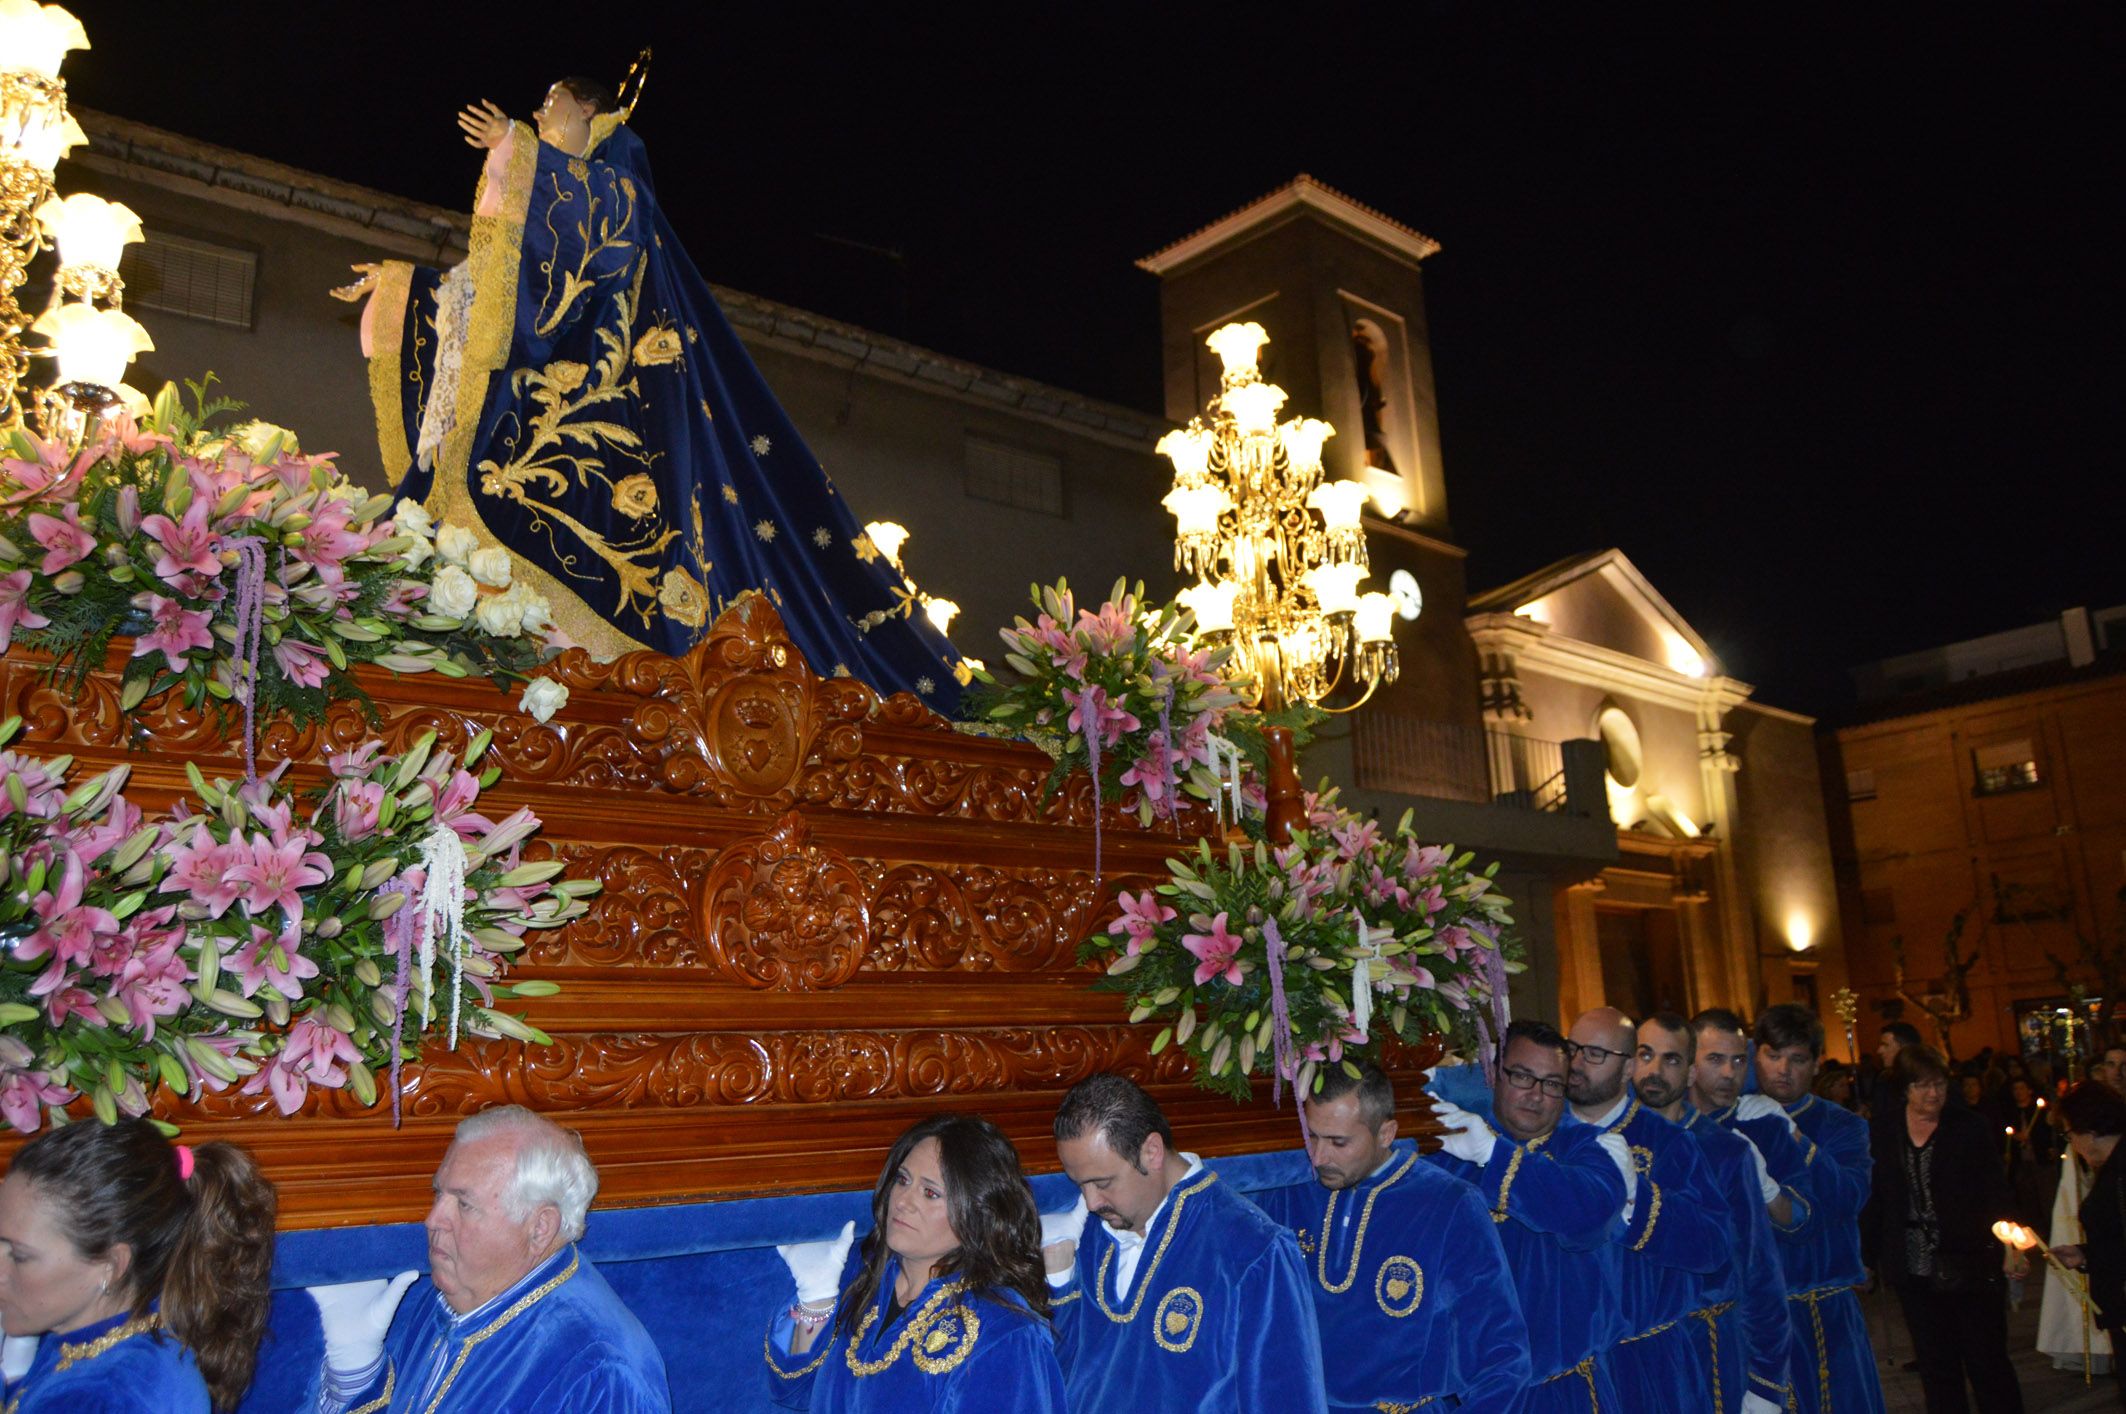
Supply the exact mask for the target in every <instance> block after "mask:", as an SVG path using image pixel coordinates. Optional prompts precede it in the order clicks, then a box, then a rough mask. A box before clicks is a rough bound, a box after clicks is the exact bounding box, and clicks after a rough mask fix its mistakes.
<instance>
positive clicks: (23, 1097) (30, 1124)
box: [0, 1066, 74, 1134]
mask: <svg viewBox="0 0 2126 1414" xmlns="http://www.w3.org/2000/svg"><path fill="white" fill-rule="evenodd" d="M73 1098H74V1092H73V1091H71V1090H69V1089H67V1088H66V1087H65V1086H62V1085H54V1084H53V1083H52V1078H51V1077H50V1076H48V1075H46V1074H45V1073H44V1072H43V1071H41V1070H17V1069H15V1068H14V1067H12V1066H9V1067H8V1068H6V1069H5V1070H4V1071H0V1117H4V1118H5V1119H6V1120H7V1122H8V1123H9V1124H10V1125H12V1126H13V1127H14V1128H15V1129H16V1130H18V1131H19V1132H21V1133H23V1134H35V1133H36V1132H37V1129H38V1126H40V1125H41V1124H43V1122H44V1107H45V1106H47V1105H64V1104H65V1103H67V1101H69V1100H71V1099H73Z"/></svg>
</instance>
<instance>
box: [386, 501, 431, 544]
mask: <svg viewBox="0 0 2126 1414" xmlns="http://www.w3.org/2000/svg"><path fill="white" fill-rule="evenodd" d="M391 523H392V525H393V526H394V527H396V528H397V530H398V533H399V534H401V535H411V536H413V537H414V538H416V539H418V540H433V539H435V535H436V523H435V522H434V521H433V520H431V519H429V515H428V507H426V506H424V505H422V504H421V503H420V502H419V501H401V502H399V504H398V506H397V508H396V509H394V510H393V511H392V513H391Z"/></svg>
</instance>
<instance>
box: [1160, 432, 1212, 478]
mask: <svg viewBox="0 0 2126 1414" xmlns="http://www.w3.org/2000/svg"><path fill="white" fill-rule="evenodd" d="M1153 450H1154V451H1156V452H1158V453H1159V455H1160V456H1162V457H1165V458H1167V459H1168V460H1169V461H1171V462H1173V464H1174V484H1175V485H1176V486H1200V485H1202V484H1203V482H1204V481H1205V479H1207V478H1208V477H1209V476H1210V474H1211V434H1210V433H1209V432H1208V431H1206V430H1205V429H1204V427H1203V425H1202V424H1201V423H1197V422H1192V423H1190V424H1189V425H1188V426H1187V427H1184V428H1176V429H1175V430H1174V431H1172V432H1169V433H1167V434H1166V435H1165V436H1164V437H1161V438H1160V439H1159V445H1158V446H1157V447H1155V448H1153Z"/></svg>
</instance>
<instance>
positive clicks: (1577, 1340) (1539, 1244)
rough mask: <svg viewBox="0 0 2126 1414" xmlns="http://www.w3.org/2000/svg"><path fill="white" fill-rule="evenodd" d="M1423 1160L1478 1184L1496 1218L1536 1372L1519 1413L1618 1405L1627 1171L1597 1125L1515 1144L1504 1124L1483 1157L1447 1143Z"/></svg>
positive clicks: (1568, 1413) (1568, 1126)
mask: <svg viewBox="0 0 2126 1414" xmlns="http://www.w3.org/2000/svg"><path fill="white" fill-rule="evenodd" d="M1426 1162H1428V1163H1431V1164H1434V1165H1436V1166H1437V1167H1438V1168H1440V1169H1441V1170H1442V1171H1444V1172H1446V1173H1449V1174H1452V1175H1453V1176H1454V1177H1456V1178H1459V1179H1461V1180H1463V1181H1464V1182H1466V1183H1468V1184H1470V1185H1471V1186H1472V1187H1474V1188H1475V1189H1476V1190H1477V1192H1478V1194H1479V1195H1481V1197H1482V1198H1483V1201H1484V1205H1485V1206H1486V1207H1487V1208H1488V1209H1489V1210H1490V1213H1491V1218H1492V1221H1493V1222H1494V1223H1496V1224H1497V1225H1498V1231H1499V1241H1500V1243H1501V1244H1502V1245H1503V1246H1504V1248H1505V1251H1506V1265H1507V1267H1508V1269H1510V1270H1511V1271H1512V1273H1513V1285H1514V1293H1515V1295H1516V1296H1517V1297H1518V1298H1519V1301H1520V1306H1521V1316H1522V1318H1523V1319H1524V1320H1525V1321H1526V1322H1527V1324H1528V1341H1529V1365H1530V1370H1531V1379H1532V1380H1533V1381H1534V1383H1533V1384H1531V1386H1530V1387H1529V1389H1528V1391H1527V1392H1526V1394H1525V1395H1524V1396H1523V1399H1522V1403H1521V1405H1520V1409H1521V1411H1522V1414H1550V1412H1551V1411H1557V1414H1586V1411H1587V1409H1588V1407H1589V1404H1590V1402H1593V1403H1594V1404H1595V1405H1597V1406H1598V1407H1599V1408H1601V1409H1603V1410H1614V1409H1619V1408H1621V1407H1622V1406H1621V1405H1620V1404H1619V1403H1618V1401H1617V1393H1616V1388H1615V1386H1614V1384H1613V1383H1612V1382H1611V1380H1610V1377H1609V1370H1608V1366H1607V1363H1606V1361H1605V1359H1604V1357H1605V1356H1606V1355H1607V1354H1608V1352H1609V1349H1610V1347H1611V1346H1613V1345H1615V1344H1616V1343H1617V1341H1618V1340H1620V1339H1622V1338H1623V1337H1624V1336H1626V1335H1628V1334H1630V1332H1629V1331H1627V1330H1625V1329H1624V1314H1623V1305H1622V1295H1621V1291H1620V1281H1621V1276H1620V1270H1619V1268H1620V1249H1619V1247H1618V1245H1617V1243H1616V1242H1614V1241H1613V1240H1612V1239H1613V1237H1614V1236H1615V1234H1616V1233H1617V1232H1618V1230H1619V1228H1620V1226H1621V1224H1620V1222H1619V1219H1620V1217H1621V1215H1622V1213H1623V1210H1624V1176H1623V1175H1622V1174H1620V1173H1618V1172H1617V1166H1616V1165H1615V1164H1614V1163H1612V1162H1610V1158H1609V1155H1608V1154H1607V1153H1606V1152H1604V1150H1603V1148H1602V1146H1601V1143H1600V1131H1599V1130H1597V1129H1595V1128H1594V1126H1592V1125H1586V1124H1573V1123H1564V1124H1561V1125H1560V1126H1559V1127H1558V1128H1557V1129H1556V1130H1554V1131H1552V1132H1551V1134H1550V1135H1548V1136H1547V1137H1546V1138H1543V1139H1536V1140H1532V1141H1530V1142H1529V1143H1527V1144H1516V1143H1514V1142H1513V1141H1512V1140H1511V1139H1509V1138H1507V1137H1506V1136H1504V1135H1503V1134H1502V1135H1500V1136H1499V1137H1498V1138H1497V1139H1496V1140H1495V1141H1494V1142H1493V1144H1492V1149H1491V1157H1490V1159H1489V1160H1488V1161H1487V1162H1486V1163H1485V1164H1484V1165H1483V1166H1481V1167H1479V1166H1477V1165H1475V1164H1472V1163H1469V1162H1467V1161H1466V1160H1463V1159H1458V1158H1456V1157H1455V1156H1454V1155H1452V1154H1449V1153H1447V1152H1446V1151H1445V1150H1441V1151H1440V1152H1438V1153H1435V1154H1428V1155H1426Z"/></svg>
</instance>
